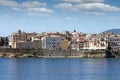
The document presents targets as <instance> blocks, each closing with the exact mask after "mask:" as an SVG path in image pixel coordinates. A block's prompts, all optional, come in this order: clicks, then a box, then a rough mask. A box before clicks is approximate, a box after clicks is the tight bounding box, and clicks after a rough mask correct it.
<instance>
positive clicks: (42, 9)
mask: <svg viewBox="0 0 120 80" xmlns="http://www.w3.org/2000/svg"><path fill="white" fill-rule="evenodd" d="M119 4H120V0H0V36H8V35H10V34H12V33H13V32H16V31H18V30H22V31H25V32H37V33H42V32H50V31H51V32H62V31H70V32H72V31H73V30H74V29H76V31H77V32H83V33H99V32H102V31H105V30H108V29H118V28H120V5H119Z"/></svg>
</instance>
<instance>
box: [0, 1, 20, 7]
mask: <svg viewBox="0 0 120 80" xmlns="http://www.w3.org/2000/svg"><path fill="white" fill-rule="evenodd" d="M0 5H2V6H7V7H17V6H18V3H17V2H15V1H11V0H0Z"/></svg>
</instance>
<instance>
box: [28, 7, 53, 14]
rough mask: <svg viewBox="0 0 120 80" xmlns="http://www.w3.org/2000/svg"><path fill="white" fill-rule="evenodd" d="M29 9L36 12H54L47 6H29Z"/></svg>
mask: <svg viewBox="0 0 120 80" xmlns="http://www.w3.org/2000/svg"><path fill="white" fill-rule="evenodd" d="M28 11H30V12H35V13H53V12H54V11H53V10H50V9H47V8H28Z"/></svg>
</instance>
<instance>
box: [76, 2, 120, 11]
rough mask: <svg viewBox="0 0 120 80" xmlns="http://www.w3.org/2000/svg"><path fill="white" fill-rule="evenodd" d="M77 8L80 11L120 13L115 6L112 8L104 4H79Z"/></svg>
mask: <svg viewBox="0 0 120 80" xmlns="http://www.w3.org/2000/svg"><path fill="white" fill-rule="evenodd" d="M75 7H77V8H79V9H85V10H92V11H119V10H120V8H117V7H115V6H110V5H107V4H104V3H86V4H77V5H75Z"/></svg>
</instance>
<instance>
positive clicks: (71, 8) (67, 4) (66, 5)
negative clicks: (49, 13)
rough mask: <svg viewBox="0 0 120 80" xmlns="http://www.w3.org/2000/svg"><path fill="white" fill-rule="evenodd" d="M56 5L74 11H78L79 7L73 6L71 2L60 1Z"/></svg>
mask: <svg viewBox="0 0 120 80" xmlns="http://www.w3.org/2000/svg"><path fill="white" fill-rule="evenodd" d="M54 7H56V8H61V9H64V10H72V11H77V8H76V7H74V6H73V4H71V3H60V4H58V5H55V6H54Z"/></svg>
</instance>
